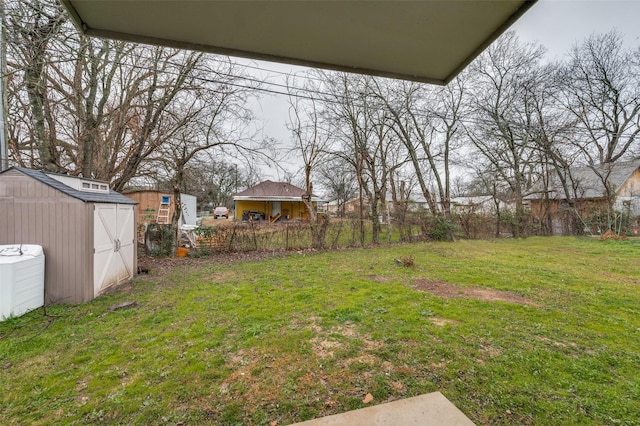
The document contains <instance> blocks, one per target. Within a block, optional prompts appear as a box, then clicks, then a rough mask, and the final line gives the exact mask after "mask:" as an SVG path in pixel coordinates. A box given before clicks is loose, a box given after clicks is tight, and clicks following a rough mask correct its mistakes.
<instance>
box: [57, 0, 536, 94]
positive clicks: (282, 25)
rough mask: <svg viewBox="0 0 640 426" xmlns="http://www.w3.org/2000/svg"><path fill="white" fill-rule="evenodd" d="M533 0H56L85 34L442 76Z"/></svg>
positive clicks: (443, 79) (420, 77) (432, 78)
mask: <svg viewBox="0 0 640 426" xmlns="http://www.w3.org/2000/svg"><path fill="white" fill-rule="evenodd" d="M535 1H536V0H483V1H477V0H474V1H471V0H465V1H456V0H428V1H427V0H422V1H396V0H393V1H390V0H384V1H383V0H378V1H350V0H305V1H302V0H297V1H282V0H243V1H193V0H181V1H178V0H164V1H148V0H118V1H115V0H62V3H63V5H64V6H65V8H66V9H67V10H68V11H69V13H70V15H71V17H72V19H73V20H74V22H75V24H76V26H77V27H78V28H79V29H80V30H81V31H82V32H84V33H85V34H87V35H95V36H99V37H107V38H114V39H121V40H128V41H134V42H141V43H148V44H158V45H165V46H173V47H179V48H185V49H193V50H202V51H207V52H212V53H219V54H223V55H231V56H241V57H247V58H253V59H264V60H269V61H276V62H285V63H290V64H296V65H304V66H313V67H320V68H329V69H335V70H340V71H348V72H359V73H364V74H372V75H378V76H383V77H394V78H403V79H409V80H416V81H423V82H428V83H438V84H444V83H447V82H448V81H450V80H451V79H452V78H453V77H455V76H456V74H457V73H458V72H460V71H461V70H462V69H463V68H464V67H465V66H466V65H467V64H469V62H471V61H472V60H473V59H474V58H475V57H476V56H477V55H478V54H479V53H480V52H481V51H482V50H484V49H485V48H486V47H487V46H488V45H489V44H490V43H491V42H492V41H493V40H495V39H496V38H497V37H498V36H499V35H500V34H502V33H503V32H504V31H505V30H506V29H507V28H508V27H509V26H510V25H511V24H512V23H513V22H515V21H516V20H517V19H518V18H519V17H520V16H521V15H522V14H523V13H524V12H525V11H526V10H528V9H529V8H530V7H531V6H532V5H533V4H534V3H535Z"/></svg>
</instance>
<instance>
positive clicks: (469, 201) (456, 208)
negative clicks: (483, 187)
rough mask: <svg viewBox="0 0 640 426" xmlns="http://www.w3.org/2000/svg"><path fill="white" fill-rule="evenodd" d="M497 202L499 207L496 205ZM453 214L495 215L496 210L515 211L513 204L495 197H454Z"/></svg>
mask: <svg viewBox="0 0 640 426" xmlns="http://www.w3.org/2000/svg"><path fill="white" fill-rule="evenodd" d="M496 201H497V205H496ZM450 205H451V213H454V214H479V215H487V216H490V215H495V214H496V210H498V209H500V210H507V209H508V210H513V209H514V208H515V206H514V205H513V203H509V202H506V201H504V200H501V199H498V200H496V198H495V197H494V196H493V195H476V196H467V197H453V198H452V199H451V201H450Z"/></svg>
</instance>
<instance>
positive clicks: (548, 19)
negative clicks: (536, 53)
mask: <svg viewBox="0 0 640 426" xmlns="http://www.w3.org/2000/svg"><path fill="white" fill-rule="evenodd" d="M512 28H513V29H515V30H516V32H517V34H518V36H519V37H520V38H521V40H522V41H537V42H539V43H540V44H542V45H544V46H545V47H546V48H547V58H548V59H549V60H554V59H561V58H562V56H563V55H564V54H565V53H566V52H567V51H568V50H569V49H570V48H571V47H572V46H573V45H574V44H576V43H579V42H580V41H582V40H584V39H585V38H586V37H588V36H589V35H590V34H593V33H605V32H608V31H610V30H612V29H616V30H617V31H618V32H619V33H620V34H622V35H623V36H624V40H625V42H626V43H627V45H628V46H630V47H634V48H637V47H638V46H640V0H539V1H538V3H536V4H535V5H534V6H533V7H532V8H531V9H529V11H527V12H526V13H525V14H524V16H522V17H521V18H520V19H519V20H518V21H517V22H516V23H515V24H514V25H513V27H512ZM238 62H239V63H252V64H253V65H257V66H258V67H259V68H262V69H266V70H274V71H278V72H289V71H296V70H303V69H304V68H301V67H293V66H289V65H282V64H275V63H270V62H255V61H253V62H251V61H248V60H242V59H238ZM256 72H258V71H256ZM278 72H271V73H270V72H269V71H266V72H262V73H260V72H258V73H259V74H262V76H263V77H264V76H268V77H269V79H270V81H274V82H279V83H282V81H283V76H282V74H280V73H278ZM254 111H255V114H256V118H257V119H258V120H259V121H261V122H262V123H263V128H264V136H265V137H272V138H275V139H276V140H278V141H280V142H281V143H282V144H283V145H284V144H289V142H290V135H289V133H288V132H287V130H286V127H285V124H286V121H287V118H288V106H287V99H286V97H285V96H282V95H279V96H278V95H276V96H268V95H261V99H260V101H259V103H256V105H255V106H254ZM285 167H287V168H289V169H290V171H291V172H293V171H294V170H293V169H294V168H295V166H294V165H288V166H287V165H285ZM261 178H262V179H272V180H277V179H282V178H283V176H282V172H281V171H278V170H276V169H271V170H268V169H267V170H265V176H262V177H261Z"/></svg>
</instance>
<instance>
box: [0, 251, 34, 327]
mask: <svg viewBox="0 0 640 426" xmlns="http://www.w3.org/2000/svg"><path fill="white" fill-rule="evenodd" d="M43 305H44V251H43V250H42V247H41V246H38V245H34V244H12V245H0V321H4V320H6V319H8V318H11V317H18V316H20V315H23V314H25V313H27V312H29V311H32V310H33V309H36V308H39V307H40V306H43Z"/></svg>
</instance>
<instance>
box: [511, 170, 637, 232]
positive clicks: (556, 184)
mask: <svg viewBox="0 0 640 426" xmlns="http://www.w3.org/2000/svg"><path fill="white" fill-rule="evenodd" d="M548 181H549V182H548V184H547V185H546V187H545V184H544V183H539V184H538V185H536V186H534V188H532V191H531V193H530V194H529V195H527V196H525V197H524V198H525V201H527V202H528V203H529V206H530V208H531V214H532V215H533V217H534V219H537V220H539V221H541V222H544V221H550V223H551V233H552V234H553V235H560V234H564V233H567V225H566V223H564V220H563V217H564V218H565V219H566V217H567V214H575V213H573V212H571V211H570V210H572V209H573V208H575V209H576V210H577V211H579V213H580V215H581V217H582V218H585V217H587V216H588V215H591V214H594V213H598V212H606V211H607V209H608V203H609V198H611V201H612V202H613V210H614V211H615V212H618V213H621V214H623V215H625V216H626V217H627V218H629V219H630V220H631V221H637V219H638V216H640V160H634V161H627V162H619V163H609V164H601V165H597V166H580V167H572V168H570V170H569V173H568V174H567V178H566V182H567V183H566V184H567V187H568V188H569V192H570V194H571V195H572V196H573V199H571V200H568V199H567V197H566V195H565V190H564V188H563V185H562V182H561V180H560V179H559V178H558V176H557V174H553V175H551V176H550V178H549V180H548ZM607 188H609V193H610V195H611V196H610V197H607Z"/></svg>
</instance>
